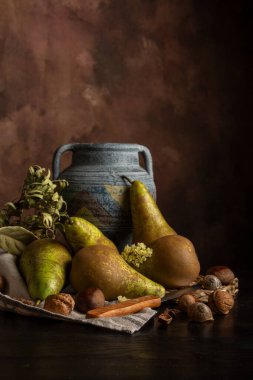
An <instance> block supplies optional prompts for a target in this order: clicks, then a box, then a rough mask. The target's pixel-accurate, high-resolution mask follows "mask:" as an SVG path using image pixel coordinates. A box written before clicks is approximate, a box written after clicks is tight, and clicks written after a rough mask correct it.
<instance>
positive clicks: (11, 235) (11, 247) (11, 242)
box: [0, 226, 37, 255]
mask: <svg viewBox="0 0 253 380" xmlns="http://www.w3.org/2000/svg"><path fill="white" fill-rule="evenodd" d="M35 239H37V237H36V236H35V235H34V234H33V233H32V232H31V231H29V230H27V229H26V228H24V227H21V226H6V227H1V228H0V248H2V249H3V250H4V251H6V252H9V253H12V254H14V255H20V254H21V253H22V252H23V250H24V249H25V247H26V246H27V245H28V244H29V243H31V242H32V241H33V240H35Z"/></svg>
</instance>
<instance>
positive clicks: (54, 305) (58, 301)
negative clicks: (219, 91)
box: [44, 293, 75, 315]
mask: <svg viewBox="0 0 253 380" xmlns="http://www.w3.org/2000/svg"><path fill="white" fill-rule="evenodd" d="M74 307H75V301H74V299H73V297H72V296H71V295H70V294H67V293H59V294H52V295H50V296H47V298H46V299H45V303H44V309H45V310H48V311H52V312H53V313H58V314H63V315H69V314H70V313H71V311H72V310H73V309H74Z"/></svg>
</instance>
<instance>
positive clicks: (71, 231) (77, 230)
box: [64, 216, 116, 252]
mask: <svg viewBox="0 0 253 380" xmlns="http://www.w3.org/2000/svg"><path fill="white" fill-rule="evenodd" d="M64 227H65V237H66V240H67V242H68V243H69V245H70V246H71V247H72V249H73V250H74V252H77V251H78V250H79V249H81V248H83V247H87V246H92V245H96V244H102V245H106V246H108V247H112V248H115V249H116V246H115V244H114V243H113V242H112V241H111V240H110V239H108V238H107V237H106V236H105V235H104V234H103V232H102V231H100V229H99V228H97V227H96V226H95V225H94V224H92V223H90V222H89V221H88V220H86V219H84V218H81V217H77V216H73V217H71V218H70V219H69V220H67V221H66V223H65V225H64Z"/></svg>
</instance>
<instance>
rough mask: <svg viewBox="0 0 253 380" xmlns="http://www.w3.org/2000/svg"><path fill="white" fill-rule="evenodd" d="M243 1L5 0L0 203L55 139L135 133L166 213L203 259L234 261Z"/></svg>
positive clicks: (244, 159)
mask: <svg viewBox="0 0 253 380" xmlns="http://www.w3.org/2000/svg"><path fill="white" fill-rule="evenodd" d="M250 7H251V6H250V5H249V4H248V3H247V2H246V1H245V2H239V1H229V2H228V1H225V2H222V4H221V3H220V2H217V1H211V2H208V4H207V3H205V4H202V3H201V2H196V1H194V0H183V1H180V2H177V1H173V0H170V1H165V0H157V1H154V0H148V1H142V0H135V1H131V0H125V1H118V0H104V1H103V0H93V1H81V0H61V1H60V0H55V1H53V0H36V1H35V0H22V1H15V0H1V2H0V177H1V186H0V202H1V204H3V203H4V202H6V201H9V200H13V199H15V198H16V197H18V194H19V192H20V190H21V186H22V181H23V178H24V176H25V174H26V170H27V168H28V166H29V165H32V164H38V165H41V166H44V167H51V161H52V155H53V152H54V151H55V149H56V148H57V147H58V146H59V145H62V144H65V143H69V142H126V143H139V144H143V145H146V146H148V147H149V149H150V150H151V152H152V156H153V160H154V173H155V180H156V184H157V199H158V204H159V206H160V208H161V209H162V211H163V213H164V215H165V216H166V217H167V218H168V221H169V223H170V224H171V225H172V226H173V227H174V228H175V229H176V230H177V231H178V232H179V233H181V234H182V235H186V236H187V237H188V238H190V239H191V240H192V241H193V242H194V243H195V245H196V250H197V251H198V252H199V256H200V260H201V262H202V263H203V265H204V266H206V267H208V266H210V265H216V264H226V265H232V267H233V265H237V264H238V262H239V261H240V260H241V259H240V258H237V257H238V255H239V256H240V255H241V254H242V253H243V252H246V248H247V242H248V241H249V240H247V237H246V238H245V235H247V232H248V233H249V222H248V221H249V212H248V207H249V201H250V185H251V184H252V179H251V178H250V177H252V176H249V174H248V173H249V171H250V169H251V168H250V151H251V140H250V139H249V128H248V127H249V125H250V124H249V123H250V107H249V101H250V100H249V99H250V97H249V88H248V87H247V83H248V82H249V81H248V79H247V78H248V77H247V73H248V71H249V68H250V67H252V61H251V62H250V60H249V57H250V37H249V30H250V29H249V26H250V21H249V20H250V19H249V13H250ZM69 159H70V156H69V155H66V157H65V160H64V163H63V165H67V164H68V162H69Z"/></svg>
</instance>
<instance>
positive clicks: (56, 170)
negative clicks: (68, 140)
mask: <svg viewBox="0 0 253 380" xmlns="http://www.w3.org/2000/svg"><path fill="white" fill-rule="evenodd" d="M77 145H79V144H78V143H74V144H65V145H61V146H59V148H57V149H56V151H55V152H54V156H53V164H52V169H53V179H54V180H55V179H57V178H58V177H59V175H60V168H61V156H62V155H63V153H65V152H67V151H72V152H73V151H74V150H75V148H76V146H77Z"/></svg>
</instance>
